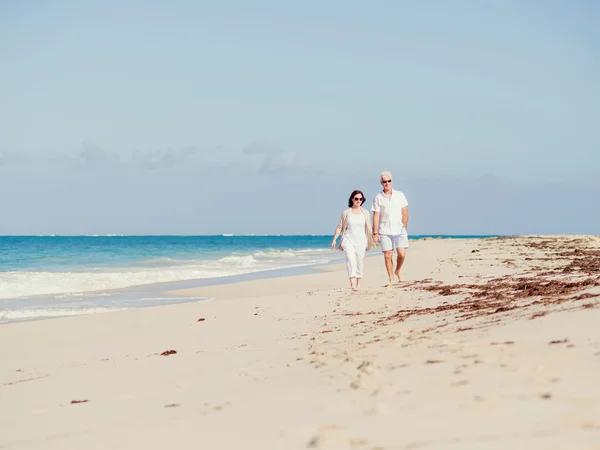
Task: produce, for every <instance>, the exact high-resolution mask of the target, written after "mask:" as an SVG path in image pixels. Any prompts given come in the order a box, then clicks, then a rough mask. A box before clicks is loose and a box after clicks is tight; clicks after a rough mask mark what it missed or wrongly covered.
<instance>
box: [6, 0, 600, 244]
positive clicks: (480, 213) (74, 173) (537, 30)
mask: <svg viewBox="0 0 600 450" xmlns="http://www.w3.org/2000/svg"><path fill="white" fill-rule="evenodd" d="M597 23H600V4H599V3H598V2H594V1H591V0H585V1H584V0H574V1H566V0H565V1H557V0H546V1H542V0H532V1H528V2H522V1H512V0H505V1H503V2H481V1H475V0H472V1H467V0H458V1H454V2H447V1H442V0H438V1H434V0H428V1H419V2H417V1H399V0H397V1H376V0H374V1H371V2H358V1H348V0H346V1H337V0H330V1H327V2H316V1H312V0H307V1H304V2H293V3H291V2H281V1H264V0H255V1H252V2H247V1H239V0H238V1H235V0H232V1H221V2H205V1H185V0H179V1H172V2H158V1H141V0H129V1H124V0H123V1H114V0H105V1H103V2H89V1H75V0H56V1H53V2H45V1H41V0H38V1H34V0H22V1H16V0H12V1H10V0H9V1H4V2H0V208H1V209H0V234H112V233H119V234H220V233H236V234H242V233H257V234H258V233H260V234H263V233H268V234H333V231H334V229H335V225H336V224H337V221H338V219H339V216H340V214H341V212H342V210H343V209H344V208H345V207H346V205H347V199H348V197H349V195H350V192H351V191H352V190H353V189H361V190H363V192H364V193H365V195H366V197H367V198H368V199H369V201H370V200H371V199H372V198H373V196H374V195H376V194H377V192H378V191H379V190H380V185H379V183H378V181H379V173H380V172H381V171H382V170H389V171H391V172H392V173H393V178H394V188H395V189H398V190H401V191H403V192H404V193H405V195H406V196H407V199H408V202H409V211H410V221H409V233H410V234H554V233H590V234H600V208H598V206H597V205H598V204H600V200H598V199H599V198H600V176H599V175H598V172H599V169H600V128H599V127H598V125H597V124H598V123H600V107H598V105H600V76H599V74H600V58H599V57H598V55H599V54H600V27H598V26H597ZM367 206H368V205H367Z"/></svg>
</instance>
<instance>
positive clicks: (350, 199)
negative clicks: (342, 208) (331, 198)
mask: <svg viewBox="0 0 600 450" xmlns="http://www.w3.org/2000/svg"><path fill="white" fill-rule="evenodd" d="M356 194H360V195H361V196H362V199H363V200H362V202H361V204H360V206H362V205H363V204H364V203H365V201H367V199H366V198H365V194H363V193H362V191H359V190H358V189H357V190H356V191H352V194H350V198H349V199H348V208H352V203H353V202H352V199H353V198H354V196H355V195H356Z"/></svg>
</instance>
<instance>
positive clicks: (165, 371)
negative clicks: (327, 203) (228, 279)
mask: <svg viewBox="0 0 600 450" xmlns="http://www.w3.org/2000/svg"><path fill="white" fill-rule="evenodd" d="M375 255H377V254H375ZM377 256H379V255H377ZM365 267H366V271H365V277H366V278H365V280H364V285H362V287H363V289H362V290H360V291H359V292H356V293H353V292H351V291H350V290H349V289H348V288H347V287H346V286H347V276H346V273H345V268H344V265H343V264H340V265H337V266H332V267H330V270H324V271H321V272H319V273H315V274H309V275H299V276H293V277H287V278H278V279H265V280H253V281H247V282H243V283H236V284H228V285H219V286H217V285H215V286H205V287H200V288H194V289H192V290H193V291H194V293H195V294H198V295H200V294H202V295H204V294H212V295H213V296H214V297H215V298H217V299H218V301H209V302H196V303H184V304H178V305H167V306H157V307H154V308H139V309H131V310H126V311H120V312H114V313H112V314H98V315H87V316H75V317H69V318H65V319H64V320H61V321H51V320H48V321H42V322H35V323H33V322H24V323H16V324H6V326H4V327H0V341H1V342H11V343H12V342H15V343H18V344H17V345H10V346H6V345H5V346H4V348H3V364H2V366H1V367H0V390H1V394H2V402H0V447H6V448H11V449H19V450H23V449H39V448H44V449H45V450H47V449H49V450H53V449H61V450H63V449H71V448H73V449H76V448H77V449H79V448H98V449H100V448H115V449H129V448H132V447H138V446H143V447H144V448H147V449H148V450H153V449H159V448H164V447H165V446H167V445H170V446H173V445H176V446H177V447H179V448H185V449H187V448H190V449H191V448H197V446H198V440H199V439H200V441H201V442H202V446H207V447H209V448H223V449H229V448H249V449H257V450H258V449H260V450H265V449H273V450H275V449H277V450H280V449H282V448H286V449H287V448H290V449H292V448H293V449H295V448H320V449H338V448H343V449H358V450H372V449H374V448H381V449H397V448H435V449H455V448H477V449H479V448H486V449H504V448H506V447H507V446H515V447H518V448H528V449H533V450H538V449H540V450H541V449H546V448H577V449H583V448H586V449H587V448H589V449H592V448H596V447H597V444H598V442H600V441H599V439H600V421H599V419H598V416H597V411H598V410H599V409H600V392H598V390H597V389H596V387H597V380H596V378H597V377H595V376H594V375H595V374H596V373H597V371H598V369H599V368H600V330H599V329H598V326H597V323H598V320H600V276H598V272H597V269H596V268H597V267H600V237H595V236H583V237H582V236H561V237H554V236H553V237H515V238H507V239H489V240H477V239H473V240H454V241H450V240H431V241H429V240H427V241H420V242H416V243H414V245H412V244H411V249H410V250H409V254H408V257H407V260H406V266H405V268H404V276H405V279H406V281H405V282H404V283H401V284H396V285H393V286H391V287H389V288H383V287H382V284H383V281H385V270H384V267H383V262H382V260H381V259H380V258H367V260H366V261H365ZM188 293H189V292H188ZM177 294H178V295H183V294H186V292H185V290H183V291H182V290H179V291H177ZM232 430H235V432H233V433H232ZM199 436H200V438H199Z"/></svg>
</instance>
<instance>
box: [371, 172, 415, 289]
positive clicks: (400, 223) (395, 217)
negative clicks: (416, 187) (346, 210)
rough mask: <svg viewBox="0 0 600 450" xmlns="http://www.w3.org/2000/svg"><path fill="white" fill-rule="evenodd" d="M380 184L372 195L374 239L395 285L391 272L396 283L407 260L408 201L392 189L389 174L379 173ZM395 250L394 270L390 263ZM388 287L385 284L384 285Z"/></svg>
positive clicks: (399, 279) (399, 192)
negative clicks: (377, 192)
mask: <svg viewBox="0 0 600 450" xmlns="http://www.w3.org/2000/svg"><path fill="white" fill-rule="evenodd" d="M379 181H380V183H381V185H382V186H383V191H382V192H380V193H379V194H377V195H376V196H375V198H374V199H373V205H372V207H371V210H372V211H373V238H374V239H375V242H379V243H380V245H381V250H382V251H383V257H384V260H385V268H386V269H387V273H388V277H389V279H390V284H392V283H393V282H394V273H395V274H396V276H397V277H398V282H400V281H402V277H401V275H400V268H401V267H402V264H403V263H404V259H405V258H406V249H407V248H408V232H407V228H408V201H407V200H406V197H405V196H404V194H403V193H402V192H401V191H396V190H395V189H392V174H391V173H390V172H388V171H384V172H381V175H379ZM394 250H396V253H397V257H396V270H394V262H393V260H392V258H393V253H394ZM386 286H387V285H386Z"/></svg>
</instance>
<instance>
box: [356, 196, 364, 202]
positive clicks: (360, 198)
mask: <svg viewBox="0 0 600 450" xmlns="http://www.w3.org/2000/svg"><path fill="white" fill-rule="evenodd" d="M362 199H363V198H362V197H354V201H355V202H360V201H361V200H362Z"/></svg>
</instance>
